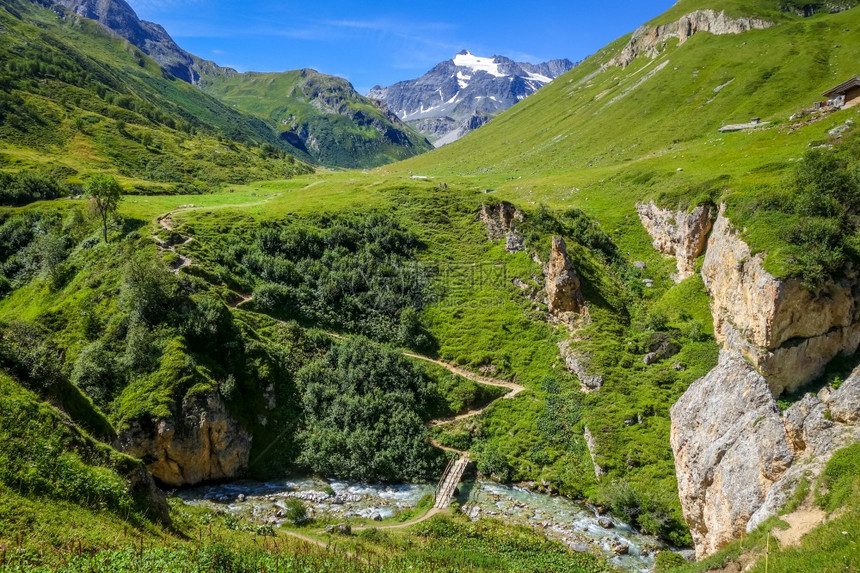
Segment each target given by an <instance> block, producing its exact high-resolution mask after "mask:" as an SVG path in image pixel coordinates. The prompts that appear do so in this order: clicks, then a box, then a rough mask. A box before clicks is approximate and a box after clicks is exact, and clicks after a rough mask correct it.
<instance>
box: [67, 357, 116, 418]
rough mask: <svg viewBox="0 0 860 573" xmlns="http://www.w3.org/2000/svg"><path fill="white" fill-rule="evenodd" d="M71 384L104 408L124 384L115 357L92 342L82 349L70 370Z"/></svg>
mask: <svg viewBox="0 0 860 573" xmlns="http://www.w3.org/2000/svg"><path fill="white" fill-rule="evenodd" d="M71 382H72V383H73V384H74V385H75V386H77V387H78V388H80V389H81V390H83V391H84V392H86V393H87V395H88V396H89V397H90V398H92V399H93V401H94V402H95V403H96V404H98V405H99V406H102V407H104V406H105V405H107V403H108V402H109V401H110V400H112V399H113V398H115V397H116V396H117V394H118V393H119V391H120V388H121V384H122V382H124V380H123V377H122V375H121V373H120V369H119V364H118V362H117V359H116V356H115V355H114V354H113V353H112V352H110V351H109V350H108V349H107V348H106V347H105V345H104V343H103V342H101V341H97V342H93V343H91V344H89V345H87V346H85V347H84V348H83V350H81V353H80V354H79V355H78V359H77V360H76V361H75V366H74V368H73V369H72V375H71Z"/></svg>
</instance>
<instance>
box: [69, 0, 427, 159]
mask: <svg viewBox="0 0 860 573" xmlns="http://www.w3.org/2000/svg"><path fill="white" fill-rule="evenodd" d="M56 5H57V6H58V7H59V6H63V7H64V8H65V9H66V10H68V11H70V12H72V13H74V14H77V15H80V16H83V17H86V18H90V19H93V20H95V21H97V22H99V23H100V24H101V25H102V26H103V27H104V28H105V29H107V30H109V31H110V32H112V33H114V34H117V35H118V36H119V37H121V38H125V39H126V40H128V41H129V42H130V43H131V44H132V45H133V46H136V47H138V48H140V50H142V51H143V52H144V53H145V54H147V55H149V56H150V57H152V58H153V59H154V60H155V61H156V62H158V64H159V65H160V66H161V67H162V68H163V69H164V70H165V71H166V72H168V73H169V74H170V75H171V76H175V77H177V78H179V79H181V80H183V81H185V82H187V83H190V84H193V85H196V86H199V87H201V88H203V89H204V90H205V91H207V92H209V93H210V94H213V95H216V96H219V97H224V98H225V101H226V102H227V103H228V104H231V105H233V106H236V107H238V109H239V110H240V111H248V112H250V113H255V114H257V115H258V116H260V117H262V118H263V119H264V120H266V122H267V124H268V125H269V127H270V129H271V131H272V132H273V133H270V134H268V135H267V138H268V139H269V140H274V144H275V145H277V146H278V147H280V148H281V149H284V150H286V151H288V152H290V153H293V154H296V155H297V156H299V157H300V158H302V159H305V160H311V161H314V162H319V163H322V164H324V165H328V166H331V167H375V166H378V165H382V164H385V163H391V162H392V161H397V160H400V159H405V158H408V157H411V156H413V155H416V154H419V153H422V152H424V151H427V150H428V149H430V146H429V144H428V143H427V142H426V141H424V140H423V139H422V138H421V137H420V136H418V135H416V134H415V133H413V132H412V131H411V130H410V129H408V128H407V127H406V126H405V125H403V124H401V123H400V122H399V121H398V119H397V117H396V116H394V115H393V114H389V113H388V112H387V111H386V110H385V109H383V108H378V107H377V106H375V105H374V104H373V103H372V102H371V101H370V100H367V99H366V98H363V97H362V96H360V95H359V94H358V93H356V92H355V90H354V89H353V88H352V86H351V85H350V84H349V82H347V81H346V80H342V79H340V78H335V77H332V76H324V75H323V74H318V73H316V72H312V71H311V70H300V71H296V72H287V73H285V74H284V75H283V76H282V77H281V78H280V80H278V81H274V80H273V78H278V77H279V76H278V74H264V75H263V76H264V78H263V81H267V82H269V83H268V84H264V83H261V81H260V80H261V77H260V74H254V73H250V74H247V75H246V74H240V73H239V72H237V71H236V70H233V69H231V68H224V67H221V66H218V65H217V64H216V63H214V62H211V61H207V60H203V59H201V58H198V57H197V56H194V55H193V54H190V53H188V52H186V51H185V50H183V49H182V48H181V47H180V46H179V45H178V44H176V42H175V41H174V40H173V38H171V37H170V35H169V34H168V33H167V32H166V31H165V30H164V28H162V27H161V26H159V25H158V24H155V23H152V22H147V21H143V20H140V19H139V18H138V17H137V14H136V13H135V12H134V10H133V9H132V8H131V6H129V5H128V4H127V3H126V2H125V0H57V2H56ZM297 76H299V77H300V78H301V79H299V78H298V77H297ZM272 81H274V84H273V83H272ZM249 86H254V87H253V88H250V89H254V90H260V89H261V88H262V90H261V91H258V92H257V94H256V95H257V96H258V97H261V98H263V101H264V102H265V103H263V105H262V106H260V105H258V103H257V102H254V103H253V104H252V105H250V106H249V107H248V108H247V109H246V108H245V107H243V106H244V105H245V104H246V103H247V99H246V98H243V97H241V93H242V92H244V91H246V90H247V89H249ZM296 118H298V119H296ZM284 126H286V127H284Z"/></svg>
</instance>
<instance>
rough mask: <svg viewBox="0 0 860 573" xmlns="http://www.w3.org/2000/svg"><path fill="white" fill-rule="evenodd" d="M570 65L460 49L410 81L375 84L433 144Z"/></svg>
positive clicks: (471, 125)
mask: <svg viewBox="0 0 860 573" xmlns="http://www.w3.org/2000/svg"><path fill="white" fill-rule="evenodd" d="M573 66H574V63H573V62H571V61H570V60H551V61H549V62H544V63H542V64H537V65H534V64H528V63H518V62H515V61H513V60H511V59H509V58H506V57H504V56H498V55H496V56H491V57H484V56H476V55H474V54H473V53H472V52H470V51H468V50H463V51H462V52H460V53H459V54H457V55H455V56H454V57H453V58H451V59H450V60H446V61H444V62H441V63H439V64H437V65H436V66H435V67H434V68H433V69H432V70H430V71H429V72H427V73H426V74H424V75H423V76H421V77H420V78H417V79H414V80H408V81H404V82H399V83H396V84H394V85H393V86H389V87H381V86H376V87H374V88H373V89H372V90H370V93H369V94H368V97H371V98H375V99H379V100H382V101H383V102H385V104H386V105H387V106H388V109H390V110H392V111H393V112H394V113H395V114H397V115H398V116H399V117H400V118H401V119H402V120H404V121H406V122H408V123H411V124H412V125H413V127H415V128H417V129H418V130H419V131H421V132H422V133H423V134H424V135H426V136H427V137H428V138H429V139H430V140H431V141H435V143H436V144H437V145H441V144H444V143H449V142H451V141H454V140H455V139H457V138H458V137H460V136H462V135H463V134H465V133H466V132H467V131H469V130H471V129H475V128H477V127H480V126H481V125H483V124H484V123H486V122H487V121H489V119H490V118H491V117H493V116H494V115H496V114H498V113H500V112H502V111H504V110H506V109H508V108H509V107H511V106H512V105H514V104H516V103H517V102H518V101H520V100H522V99H524V98H526V97H528V96H530V95H531V94H533V93H534V92H536V91H537V90H538V89H540V88H541V87H543V86H544V85H546V84H548V83H549V82H551V81H552V80H553V79H554V78H556V77H558V76H560V75H561V74H563V73H564V72H566V71H568V70H569V69H571V68H572V67H573Z"/></svg>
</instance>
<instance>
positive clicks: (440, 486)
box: [433, 456, 458, 501]
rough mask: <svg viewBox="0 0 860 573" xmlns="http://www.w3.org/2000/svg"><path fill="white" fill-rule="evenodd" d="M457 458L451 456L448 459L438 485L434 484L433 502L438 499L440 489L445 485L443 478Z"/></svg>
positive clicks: (446, 475)
mask: <svg viewBox="0 0 860 573" xmlns="http://www.w3.org/2000/svg"><path fill="white" fill-rule="evenodd" d="M457 459H458V456H451V457H450V458H449V459H448V465H447V466H445V471H444V472H442V478H441V479H440V480H439V483H438V484H436V490H435V491H434V492H433V501H436V500H437V499H439V492H440V491H441V490H442V487H443V486H444V485H445V478H447V477H448V473H449V472H450V471H451V468H452V467H453V465H454V464H455V463H456V462H457Z"/></svg>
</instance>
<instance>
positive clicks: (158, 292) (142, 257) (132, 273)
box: [122, 252, 175, 324]
mask: <svg viewBox="0 0 860 573" xmlns="http://www.w3.org/2000/svg"><path fill="white" fill-rule="evenodd" d="M174 288H175V284H174V279H173V276H172V275H171V274H170V272H168V271H167V269H165V268H164V266H163V265H162V264H161V262H160V261H159V260H158V259H157V258H156V257H153V256H151V255H149V254H148V253H146V252H141V253H138V254H135V255H132V257H131V258H130V259H129V260H128V262H127V263H126V265H125V268H124V269H123V284H122V301H123V305H124V306H125V307H126V308H127V309H128V311H129V313H130V314H131V315H132V318H133V319H135V320H142V321H144V322H148V323H150V324H155V323H157V322H158V321H159V320H161V319H162V318H163V316H164V312H165V311H166V310H167V306H168V303H169V301H170V299H171V297H172V295H173V291H174Z"/></svg>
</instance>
